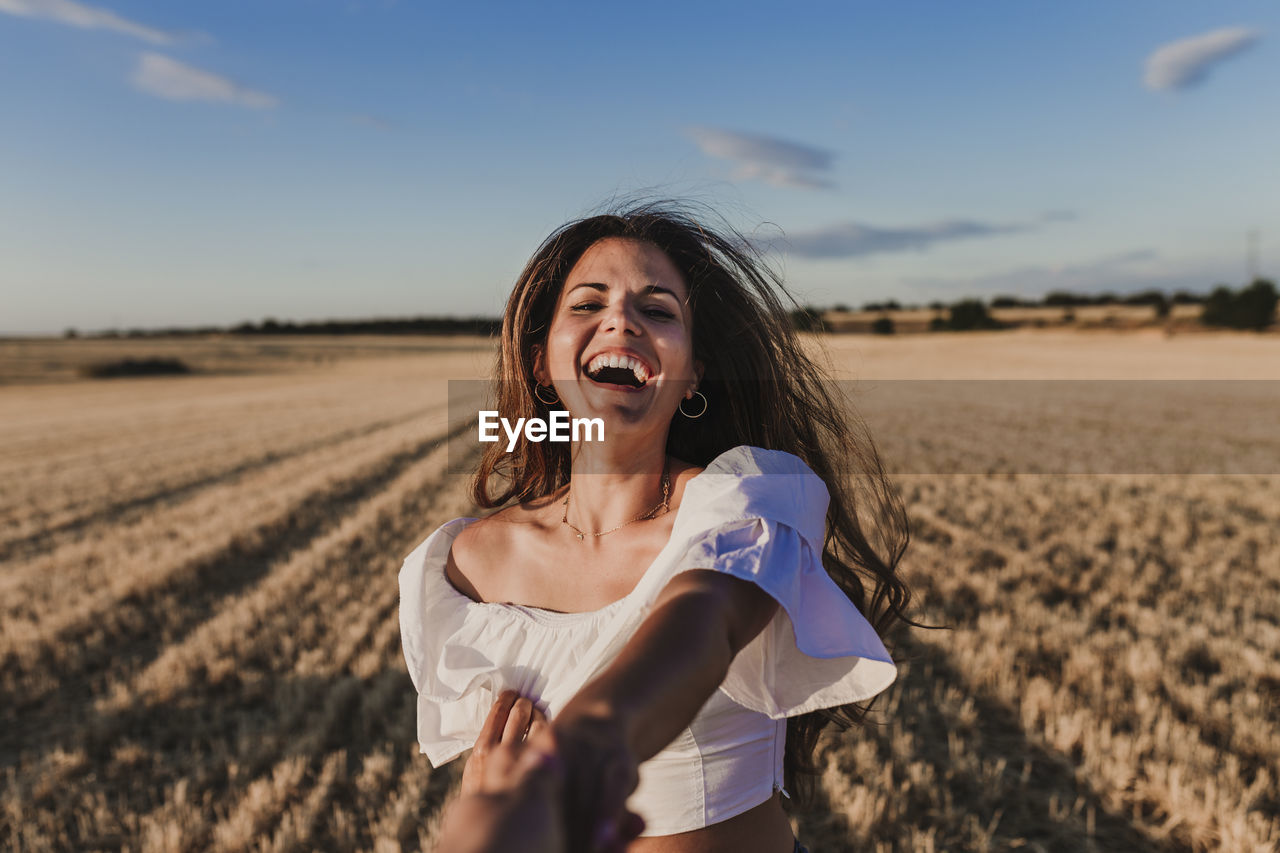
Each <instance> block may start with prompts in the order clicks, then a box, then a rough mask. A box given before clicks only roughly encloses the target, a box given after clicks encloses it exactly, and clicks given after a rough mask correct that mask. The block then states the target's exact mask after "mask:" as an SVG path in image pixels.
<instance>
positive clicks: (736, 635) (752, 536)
mask: <svg viewBox="0 0 1280 853" xmlns="http://www.w3.org/2000/svg"><path fill="white" fill-rule="evenodd" d="M729 233H730V234H731V237H724V236H721V235H719V234H716V233H714V232H713V231H710V230H708V229H707V228H706V227H705V226H704V225H702V224H700V223H698V222H696V221H694V220H693V219H692V218H691V217H690V216H688V215H687V214H685V213H683V212H681V211H679V210H676V209H673V208H672V207H670V206H666V207H663V206H657V205H650V206H639V207H635V208H632V209H629V210H624V211H621V212H619V213H616V214H608V215H602V216H594V217H590V218H587V219H583V220H580V221H577V222H573V223H570V224H569V225H566V226H564V227H563V228H561V229H560V230H558V231H557V232H556V233H555V234H553V235H552V236H551V237H549V238H548V239H547V240H546V241H545V242H544V243H543V245H542V246H541V247H540V248H539V249H538V251H537V253H536V254H535V255H534V257H533V258H532V259H531V260H530V262H529V264H528V265H527V266H526V268H525V270H524V271H523V273H522V274H521V276H520V279H519V281H518V282H517V284H516V287H515V289H514V291H513V292H512V294H511V297H510V299H509V301H508V303H507V308H506V313H505V316H504V318H503V328H502V340H501V350H500V353H499V358H498V365H497V373H496V375H497V376H498V378H499V385H498V410H499V412H500V414H501V415H502V416H503V417H505V418H508V419H509V420H514V419H515V418H517V417H522V418H531V417H538V418H542V419H544V420H545V419H547V418H548V417H549V414H550V412H551V411H552V410H554V409H558V408H563V409H566V410H567V411H568V412H569V414H570V415H571V416H572V417H574V418H601V419H603V422H604V425H605V426H604V437H603V440H595V441H588V440H579V441H576V442H574V443H572V444H563V443H559V444H557V443H552V442H541V443H537V442H522V443H520V444H519V445H517V447H516V448H515V450H514V451H513V452H511V453H507V452H506V447H505V444H499V445H490V446H489V449H488V450H487V451H486V453H485V455H484V457H483V459H482V461H481V463H480V468H479V471H478V473H477V475H476V478H475V482H474V484H473V498H474V500H475V501H476V503H477V504H478V505H479V506H483V507H499V506H505V508H504V509H501V510H499V511H498V512H495V513H494V514H492V515H490V516H488V517H487V518H484V519H471V518H460V519H454V520H453V521H450V522H449V523H447V524H445V525H443V526H442V527H440V528H439V529H437V530H436V531H435V532H434V533H433V534H432V535H431V536H430V537H429V538H428V539H427V540H426V541H425V542H423V543H422V544H421V545H420V546H419V547H418V548H417V549H415V551H414V552H413V553H412V554H410V555H409V557H408V558H407V559H406V560H405V565H404V568H403V569H402V571H401V575H400V582H401V627H402V631H403V639H404V647H405V656H406V660H407V662H408V666H409V670H410V673H411V674H412V676H413V679H414V684H415V686H416V687H417V689H418V692H419V704H418V724H419V725H418V728H419V731H418V735H419V742H420V745H421V748H422V751H423V752H425V753H427V755H428V756H429V757H430V759H431V760H432V762H433V764H435V765H437V766H438V765H439V764H440V763H442V762H444V761H447V760H450V759H451V758H453V757H454V756H456V755H458V754H459V753H461V752H462V751H464V750H466V749H468V748H470V747H472V746H473V745H474V746H475V747H476V749H475V750H474V751H473V753H472V756H471V758H470V759H469V760H468V765H467V768H466V771H465V772H464V779H463V785H464V787H467V786H468V785H470V784H473V783H472V782H471V781H470V780H473V779H475V778H477V777H478V776H479V775H481V774H480V771H479V770H478V769H477V767H478V765H481V764H482V763H483V761H484V757H485V755H486V754H487V753H488V752H489V750H490V749H491V748H492V747H493V746H494V745H495V744H497V743H502V742H505V741H509V740H512V739H516V740H518V739H520V738H522V737H523V736H524V734H525V732H526V731H527V729H528V727H529V726H530V725H531V723H532V722H533V721H535V720H537V719H539V718H540V717H541V716H542V715H544V714H545V716H546V717H548V718H550V720H551V729H552V731H553V732H554V735H555V739H556V742H557V744H558V747H559V750H560V755H561V757H562V758H563V760H564V762H565V766H566V768H567V773H568V784H567V788H566V792H567V796H568V797H569V799H570V806H569V809H568V813H569V815H570V816H571V818H572V819H571V820H570V821H569V826H568V829H569V833H570V842H571V843H570V846H571V848H573V849H591V848H592V846H593V845H594V846H595V847H597V848H599V847H609V846H610V845H614V844H617V843H618V840H619V837H620V836H625V835H626V834H627V830H626V829H625V827H627V826H628V825H630V824H631V819H630V816H629V813H628V812H627V811H626V808H629V809H631V810H633V811H634V812H636V813H638V814H639V816H640V817H641V818H643V821H644V823H645V829H644V831H643V834H642V835H641V837H640V838H638V839H636V840H635V841H634V842H632V843H631V845H630V846H629V847H628V848H627V849H629V850H631V851H636V853H661V852H662V851H672V853H677V852H679V853H683V852H684V851H688V853H694V851H707V850H741V851H760V852H761V853H787V851H791V850H793V849H800V848H799V845H798V843H797V842H796V841H795V839H794V837H793V836H792V833H791V829H790V823H789V821H788V819H787V816H786V813H785V811H784V809H783V806H782V798H783V797H790V796H791V792H796V793H797V794H800V793H802V791H801V790H800V787H799V786H800V783H802V782H804V781H806V779H808V780H809V781H811V779H812V774H813V773H814V771H815V768H814V766H813V753H814V750H815V747H816V741H817V738H818V735H819V734H820V733H821V731H822V730H823V729H824V728H825V727H826V726H827V725H829V724H830V723H833V722H834V723H836V724H838V725H840V726H842V727H843V726H847V725H849V724H852V723H855V722H859V721H860V720H861V716H862V714H863V712H864V708H863V707H861V706H859V705H858V704H857V703H859V702H862V701H864V700H867V699H869V698H871V697H872V696H874V695H875V694H876V693H878V692H880V691H881V690H883V689H884V688H885V687H886V686H888V684H889V683H890V682H891V681H892V680H893V678H894V674H895V669H894V666H893V662H892V660H891V659H890V658H889V656H888V654H887V652H886V651H885V649H884V646H883V644H882V643H881V641H880V636H881V635H882V634H883V632H884V631H885V630H887V628H888V627H889V626H890V625H891V624H892V623H893V622H894V621H895V620H897V619H903V618H905V617H904V615H903V611H904V608H905V607H906V604H907V601H908V591H907V588H906V586H905V585H904V583H903V582H902V580H901V579H900V578H899V577H898V576H897V575H896V573H895V567H896V565H897V563H898V561H899V560H900V558H901V556H902V553H903V552H904V551H905V548H906V543H907V525H906V515H905V512H904V510H903V507H902V505H901V501H900V499H898V498H897V496H896V494H895V493H894V492H893V490H892V487H891V486H890V484H889V483H888V481H887V479H886V478H885V476H884V473H883V470H882V469H881V466H880V463H879V459H878V457H877V455H876V453H875V450H874V447H873V445H872V444H871V442H870V440H869V439H868V438H866V437H865V435H862V434H859V433H855V432H854V426H856V422H854V421H851V420H850V416H849V413H848V411H847V409H846V408H845V407H844V406H842V405H841V404H840V400H839V399H838V396H837V395H834V394H833V393H831V388H830V387H829V386H828V384H827V380H826V379H824V377H823V374H822V372H821V371H820V370H819V369H818V368H817V367H816V366H815V364H814V363H813V362H812V361H811V360H810V358H809V357H808V356H807V355H806V354H805V353H804V351H803V350H802V348H801V346H800V344H799V342H798V341H797V339H796V337H795V335H794V333H793V331H792V329H791V326H790V323H789V321H788V316H787V313H786V311H785V309H784V308H783V305H782V303H781V302H780V301H779V298H778V295H777V293H778V292H782V293H785V291H783V289H782V286H781V283H780V282H778V281H777V279H776V277H774V276H772V275H771V274H770V273H768V272H766V270H765V267H764V266H763V264H762V263H760V261H759V259H758V258H757V256H756V255H755V254H754V253H753V250H752V249H751V248H750V245H749V244H748V243H747V242H746V241H745V240H742V239H741V238H740V237H739V236H738V235H736V234H734V233H733V232H732V231H730V232H729ZM775 291H776V292H775ZM859 482H861V483H863V484H866V489H865V493H863V492H859V491H858V490H857V488H856V483H859ZM495 487H496V488H495ZM855 499H857V500H855ZM863 504H866V506H863ZM859 508H862V509H865V511H866V512H867V513H868V514H869V515H870V517H872V518H873V519H875V520H876V528H875V531H874V532H875V534H876V537H877V543H876V546H873V545H872V543H871V542H870V541H869V540H868V538H867V536H866V535H865V534H864V531H863V529H862V528H861V526H860V523H859V517H858V513H857V510H858V509H859ZM908 621H909V620H908ZM873 626H874V627H873ZM504 691H515V692H516V693H518V694H519V695H520V696H522V697H524V698H522V699H520V700H519V701H514V702H513V701H512V696H513V695H514V694H510V693H508V694H506V695H505V696H504V695H503V693H504ZM495 700H496V704H495ZM486 720H488V721H489V724H488V726H486ZM495 720H497V721H498V722H497V723H495ZM482 730H483V731H482ZM802 777H803V778H802ZM637 782H638V784H639V787H638V788H636V785H637ZM633 789H634V795H632V796H631V797H630V800H628V795H630V794H632V791H633ZM624 804H625V808H624ZM636 825H638V822H636ZM583 831H586V832H590V833H591V835H592V837H590V838H586V837H576V836H575V832H579V833H580V832H583Z"/></svg>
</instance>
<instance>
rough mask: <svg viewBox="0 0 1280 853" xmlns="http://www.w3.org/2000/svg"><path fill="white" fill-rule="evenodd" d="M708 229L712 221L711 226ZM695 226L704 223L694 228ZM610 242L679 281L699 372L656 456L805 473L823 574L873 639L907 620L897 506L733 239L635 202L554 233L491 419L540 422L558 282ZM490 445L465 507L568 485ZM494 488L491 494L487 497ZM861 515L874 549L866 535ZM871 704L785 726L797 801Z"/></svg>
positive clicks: (523, 304)
mask: <svg viewBox="0 0 1280 853" xmlns="http://www.w3.org/2000/svg"><path fill="white" fill-rule="evenodd" d="M712 216H714V215H712ZM702 218H703V219H706V218H708V217H706V216H703V217H702ZM608 237H623V238H630V239H634V240H643V241H645V242H648V243H651V244H653V245H654V246H657V247H658V248H659V249H661V250H662V251H663V252H665V253H666V254H667V256H668V257H670V259H671V261H672V262H673V263H674V265H675V267H676V269H678V270H679V271H680V272H681V274H682V275H683V276H684V280H685V284H686V285H687V287H688V293H689V303H690V308H691V310H692V315H693V348H694V358H696V359H699V360H701V361H702V363H703V365H704V366H705V373H704V375H703V377H702V381H701V382H700V383H699V386H698V388H699V390H700V391H702V393H703V394H705V395H706V397H707V401H708V407H707V412H706V414H705V416H704V417H701V418H699V419H697V420H689V419H687V418H683V417H679V416H677V417H675V418H674V419H673V421H672V424H671V429H670V432H669V433H668V436H667V452H668V453H669V454H670V455H672V456H674V457H676V458H678V459H682V460H684V461H686V462H690V463H692V464H694V465H698V466H704V467H705V466H706V465H707V464H708V463H709V462H710V461H711V460H713V459H714V458H715V457H716V456H718V455H720V454H721V453H722V452H724V451H726V450H728V449H730V448H732V447H736V446H738V445H744V444H746V445H754V446H756V447H763V448H767V449H770V450H783V451H786V452H788V453H793V454H795V455H796V456H798V457H800V458H801V459H802V460H804V462H805V463H807V464H808V466H809V467H810V468H811V469H813V472H814V473H815V474H817V475H818V476H819V477H820V478H821V479H822V480H823V482H824V483H826V485H827V489H828V491H829V493H830V496H831V501H830V504H829V506H828V509H827V534H826V541H825V542H824V543H823V551H822V564H823V566H824V567H825V568H826V570H827V572H828V574H830V576H831V578H832V580H833V581H835V583H836V584H837V585H838V586H839V587H840V589H841V590H842V591H843V592H844V593H845V595H846V596H848V598H849V600H850V601H852V602H853V604H854V605H855V606H856V607H857V608H858V609H859V610H860V611H861V612H862V613H863V614H864V615H866V617H867V618H868V620H869V621H870V622H871V623H872V625H873V626H875V629H876V631H877V632H878V633H879V634H880V635H881V636H882V637H883V636H884V635H885V634H886V632H887V631H888V629H889V628H890V627H891V626H892V625H893V624H894V623H895V622H897V621H899V620H901V621H905V622H907V623H909V624H917V623H915V622H914V621H913V620H911V619H909V618H907V617H906V615H905V610H906V607H907V604H908V601H909V600H910V597H911V595H910V591H909V590H908V588H907V586H906V584H905V583H904V582H903V580H902V578H900V577H899V576H898V574H897V573H896V567H897V565H898V562H899V561H900V560H901V558H902V555H903V554H904V552H905V551H906V548H907V543H908V541H909V538H910V529H909V527H908V523H907V514H906V510H905V508H904V506H903V503H902V499H901V497H900V496H899V495H898V493H897V492H896V490H895V489H894V488H893V486H892V484H891V483H890V482H889V479H888V477H887V476H886V475H885V472H884V468H883V466H882V464H881V461H880V457H879V454H878V453H877V452H876V449H875V445H874V443H873V442H872V440H871V437H870V435H869V434H868V432H867V430H866V427H865V425H864V424H863V422H862V420H861V419H860V418H859V417H858V416H857V415H856V414H855V413H853V412H852V410H851V409H850V407H849V405H848V401H846V400H843V399H840V397H841V395H840V394H839V393H838V391H837V389H836V388H835V386H834V383H833V382H832V380H831V379H830V378H828V377H827V376H826V374H825V372H824V371H823V370H822V369H821V368H820V367H819V366H818V364H817V363H815V361H814V360H813V359H811V358H810V356H809V355H808V354H807V353H806V352H805V350H804V348H803V346H802V344H801V342H800V340H799V339H798V337H797V335H796V333H795V331H794V329H793V326H792V323H791V320H790V317H789V316H788V312H787V309H786V307H785V306H784V303H783V302H782V300H781V299H780V297H779V294H781V296H783V297H785V298H786V299H787V300H789V301H790V303H791V305H793V306H795V307H796V308H798V307H799V306H798V305H796V302H795V300H794V298H793V297H791V295H790V294H789V293H788V292H787V290H786V288H785V287H784V286H783V284H782V281H781V277H780V276H779V275H778V274H777V273H776V272H774V271H773V270H772V269H771V268H770V267H769V265H768V264H767V263H765V260H764V257H763V254H762V252H761V251H760V249H759V248H758V247H756V246H754V245H753V244H752V243H751V242H750V241H748V240H746V239H745V238H744V237H743V236H742V235H741V234H739V233H738V232H737V231H736V230H734V229H733V228H731V227H729V226H727V225H723V224H722V225H720V227H719V228H718V229H717V230H711V229H709V228H708V227H706V226H705V225H704V224H702V223H701V222H699V221H696V220H695V219H694V217H693V216H692V215H691V214H690V213H688V212H687V206H681V205H677V204H674V203H671V202H658V203H653V202H649V203H641V204H636V205H632V206H629V207H626V208H623V209H620V210H616V211H614V212H611V213H605V214H601V215H597V216H590V217H587V218H584V219H579V220H577V221H574V222H570V223H569V224H567V225H565V226H563V227H561V228H559V229H557V230H556V231H555V232H554V233H553V234H551V236H549V237H548V238H547V239H546V240H545V241H543V243H542V245H541V246H540V247H539V248H538V250H537V251H536V252H535V253H534V255H533V257H532V258H531V259H530V260H529V263H528V264H527V265H526V266H525V268H524V271H523V272H522V273H521V274H520V278H519V279H518V280H517V282H516V285H515V289H514V290H512V292H511V296H510V298H509V299H508V300H507V307H506V311H505V313H504V315H503V318H502V336H501V342H502V345H501V348H500V350H499V353H498V362H497V370H496V371H495V373H494V376H495V377H496V379H497V389H496V390H497V398H498V399H497V400H496V403H497V406H496V407H497V409H498V411H501V412H502V413H503V416H504V417H508V418H511V417H524V418H529V417H539V418H544V419H545V418H546V417H547V416H548V411H549V410H548V407H547V405H546V404H544V403H543V402H542V401H541V400H539V399H538V398H537V397H535V396H534V393H533V389H534V386H535V384H536V382H535V379H534V376H533V347H534V345H544V346H545V343H546V338H547V333H548V330H549V327H550V324H551V318H552V314H553V312H554V310H555V305H556V302H557V300H558V298H559V295H560V290H561V288H562V287H563V285H564V282H565V279H566V278H567V277H568V274H569V271H570V270H571V269H572V268H573V266H574V264H575V263H577V261H578V259H579V258H580V257H581V256H582V254H583V253H584V252H585V251H586V250H587V249H588V248H589V247H590V246H592V245H593V244H594V243H596V242H597V241H599V240H602V239H605V238H608ZM505 449H506V448H505V447H502V446H499V445H489V446H488V449H487V450H486V452H485V454H484V456H483V457H482V459H481V462H480V467H479V470H478V471H477V473H476V476H475V479H474V481H473V483H472V499H473V500H474V501H475V502H476V504H477V505H479V506H481V507H497V506H501V505H503V504H506V503H507V502H508V501H513V500H514V501H517V502H520V503H523V502H526V501H530V500H534V499H537V498H541V497H544V496H546V495H549V494H551V493H552V492H554V491H556V490H557V489H558V488H560V487H561V486H563V485H564V484H565V483H567V482H568V481H569V475H570V456H569V446H568V445H566V444H564V443H554V442H521V443H519V444H518V445H517V447H516V449H515V450H513V451H512V452H511V453H506V452H504V451H505ZM494 480H498V481H499V483H498V488H497V489H496V491H495V492H494V493H493V494H490V484H491V482H492V481H494ZM860 514H862V515H865V516H867V518H866V521H867V522H869V523H870V524H871V525H872V526H871V527H870V531H871V537H872V539H874V542H873V541H871V539H869V538H868V535H867V533H866V532H864V529H863V523H864V522H863V519H861V518H860V517H859V516H860ZM869 707H870V703H865V704H851V705H844V706H841V707H836V708H828V709H824V710H820V711H815V712H812V713H808V714H803V715H801V716H798V717H792V718H790V719H788V720H787V743H786V752H785V757H784V772H785V781H786V785H787V787H788V789H789V790H791V791H793V792H795V793H796V795H797V796H798V798H799V801H800V802H807V801H808V800H809V799H810V798H811V796H812V786H813V781H814V778H815V777H816V774H817V772H818V768H817V767H816V766H815V763H814V753H815V750H816V748H817V742H818V737H819V735H821V733H822V731H823V730H824V729H825V728H826V727H827V726H829V725H832V724H834V725H835V726H836V727H837V728H839V729H846V728H848V727H849V726H851V725H858V724H861V723H862V722H863V719H864V717H865V715H866V712H867V710H868V709H869Z"/></svg>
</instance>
